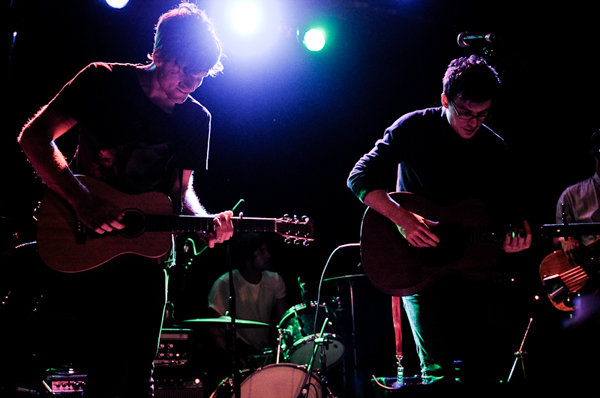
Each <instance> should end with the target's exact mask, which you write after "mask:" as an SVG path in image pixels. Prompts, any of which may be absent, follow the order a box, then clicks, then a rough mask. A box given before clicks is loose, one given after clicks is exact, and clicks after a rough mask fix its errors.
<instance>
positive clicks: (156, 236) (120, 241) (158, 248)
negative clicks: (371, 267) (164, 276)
mask: <svg viewBox="0 0 600 398" xmlns="http://www.w3.org/2000/svg"><path fill="white" fill-rule="evenodd" d="M77 178H78V179H79V180H80V181H81V182H82V183H83V184H84V185H85V186H86V187H87V188H88V189H89V190H90V191H91V192H93V193H94V194H96V195H99V196H101V197H103V198H105V199H107V200H110V201H112V202H114V203H115V204H117V205H118V206H120V207H121V208H122V209H123V211H124V219H123V223H124V224H125V228H124V229H122V230H118V231H114V232H111V233H108V234H102V235H99V234H96V233H94V232H93V231H90V230H89V229H87V228H86V227H85V225H83V223H82V222H81V221H80V220H78V218H77V217H76V215H75V212H74V211H73V209H72V208H71V206H70V205H69V203H68V202H66V201H65V200H64V199H62V198H61V197H60V196H58V195H57V194H56V193H55V192H54V191H52V190H51V189H47V190H46V192H45V193H44V196H43V197H42V201H41V202H40V206H39V209H38V225H37V246H38V252H39V255H40V257H41V259H42V261H44V262H45V264H47V265H48V266H49V267H51V268H53V269H55V270H57V271H61V272H67V273H73V272H82V271H87V270H90V269H93V268H96V267H98V266H99V265H102V264H104V263H106V262H108V261H110V260H112V259H114V258H116V257H118V256H121V255H123V254H135V255H139V256H142V257H146V258H153V259H160V258H163V257H164V256H166V255H167V254H168V253H169V251H170V250H171V246H172V236H173V234H174V233H184V232H214V224H213V218H212V217H196V216H186V215H173V206H172V204H171V200H170V199H169V197H168V196H167V195H165V194H163V193H160V192H147V193H142V194H137V195H128V194H125V193H122V192H120V191H118V190H117V189H115V188H113V187H111V186H110V185H108V184H106V183H104V182H102V181H100V180H97V179H95V178H92V177H87V176H83V175H78V176H77ZM232 223H233V227H234V232H274V233H277V234H279V235H281V236H283V237H285V238H286V241H288V242H293V243H295V244H299V243H303V244H307V243H308V242H311V241H313V240H314V225H313V222H312V220H309V219H308V218H306V217H303V218H301V219H298V218H296V217H287V216H285V217H283V218H277V219H275V218H255V217H254V218H253V217H232Z"/></svg>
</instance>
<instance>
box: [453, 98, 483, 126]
mask: <svg viewBox="0 0 600 398" xmlns="http://www.w3.org/2000/svg"><path fill="white" fill-rule="evenodd" d="M450 105H452V109H454V112H456V116H458V119H459V120H464V121H466V122H470V121H471V120H473V119H477V121H478V122H485V121H486V120H490V118H491V115H490V114H489V111H484V112H480V113H478V114H475V115H468V114H464V113H460V112H459V111H458V109H456V105H455V104H454V103H453V102H450Z"/></svg>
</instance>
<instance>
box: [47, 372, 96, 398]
mask: <svg viewBox="0 0 600 398" xmlns="http://www.w3.org/2000/svg"><path fill="white" fill-rule="evenodd" d="M86 377H87V376H86V375H84V374H77V373H66V374H48V375H47V376H46V378H45V380H44V381H43V384H44V387H46V389H47V390H48V391H49V392H50V393H51V394H52V395H68V396H69V397H81V396H83V386H84V385H85V379H86Z"/></svg>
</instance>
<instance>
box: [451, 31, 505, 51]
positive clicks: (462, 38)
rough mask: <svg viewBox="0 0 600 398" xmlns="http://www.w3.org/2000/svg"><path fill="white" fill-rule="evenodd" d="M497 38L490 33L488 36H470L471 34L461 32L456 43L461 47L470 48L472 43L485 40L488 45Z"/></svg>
mask: <svg viewBox="0 0 600 398" xmlns="http://www.w3.org/2000/svg"><path fill="white" fill-rule="evenodd" d="M495 39H496V36H494V35H493V34H492V33H488V34H487V35H470V34H469V32H461V33H459V34H458V37H457V38H456V42H457V43H458V45H459V46H461V47H469V46H470V45H471V43H472V42H475V41H479V40H485V41H487V42H488V43H491V42H492V40H495Z"/></svg>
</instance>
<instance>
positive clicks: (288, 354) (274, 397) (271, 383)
mask: <svg viewBox="0 0 600 398" xmlns="http://www.w3.org/2000/svg"><path fill="white" fill-rule="evenodd" d="M365 277H366V275H364V274H360V275H346V276H341V277H335V278H330V279H325V280H324V281H323V282H324V283H327V284H332V285H336V286H338V287H339V285H341V284H345V283H348V284H349V285H350V298H351V299H350V306H351V307H352V308H350V309H351V312H350V314H351V317H352V319H351V321H352V325H353V326H352V330H351V332H350V334H343V335H342V334H340V328H339V327H338V324H337V322H338V319H337V314H336V312H339V311H340V310H342V312H343V310H344V309H343V308H336V309H335V310H334V309H333V308H332V307H329V306H327V305H326V304H325V303H321V304H318V303H317V302H315V301H307V302H304V303H301V304H297V305H294V306H293V307H291V308H290V309H288V310H287V311H286V312H285V314H284V315H283V317H282V318H281V320H280V322H279V324H278V325H277V331H278V339H277V350H276V355H275V359H274V360H275V363H270V364H267V365H265V366H262V367H259V368H257V369H251V372H249V374H248V375H245V376H242V375H241V373H242V372H240V371H237V372H234V374H233V375H232V377H228V378H226V379H225V380H223V381H222V382H221V383H220V384H219V385H218V387H217V389H216V390H215V391H214V392H213V393H212V394H211V395H210V398H232V397H236V398H239V397H240V396H243V397H244V398H247V397H251V398H257V397H260V398H287V397H290V398H324V397H327V398H335V395H334V394H333V393H332V392H331V390H330V388H329V386H328V384H327V382H326V380H327V373H328V372H329V371H332V370H334V369H336V368H339V367H340V364H341V363H342V362H343V361H344V358H345V353H346V352H347V351H348V350H349V349H350V350H354V356H353V361H354V363H353V365H354V366H355V365H356V363H355V362H356V348H355V344H354V332H355V331H354V303H353V293H352V288H353V285H354V283H355V281H356V280H357V278H365ZM338 303H339V302H338ZM339 305H341V303H339ZM182 323H183V324H185V326H186V327H192V328H193V327H194V326H197V327H203V326H221V327H231V326H232V325H234V327H241V328H269V327H272V326H271V325H270V324H268V323H263V322H257V321H250V320H244V319H238V318H233V319H232V318H231V317H229V316H221V317H219V318H198V319H189V320H186V321H183V322H182ZM233 350H235V348H233ZM247 373H248V372H247ZM238 375H239V376H238ZM242 378H243V380H241V379H242Z"/></svg>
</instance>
